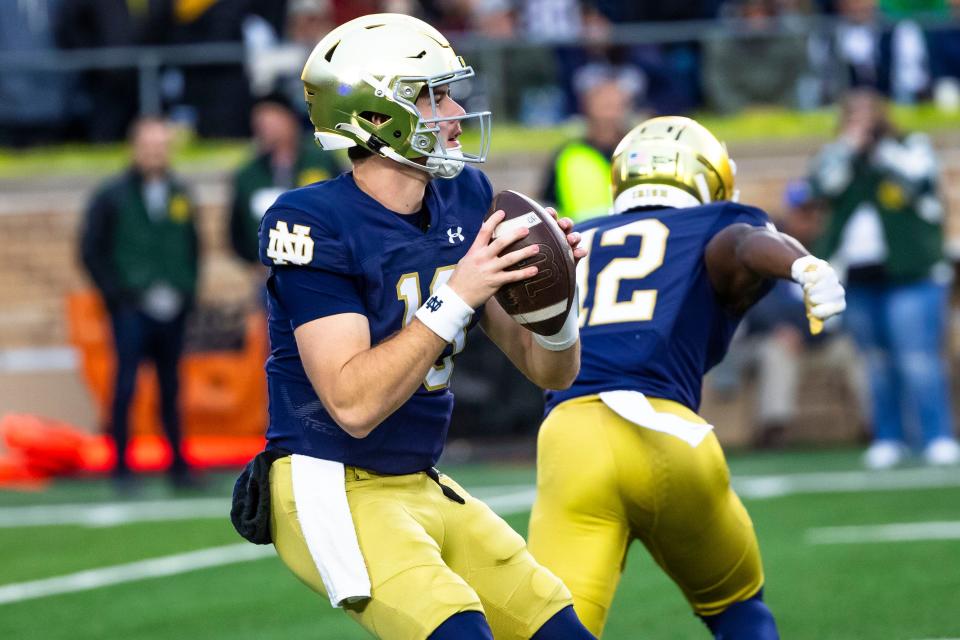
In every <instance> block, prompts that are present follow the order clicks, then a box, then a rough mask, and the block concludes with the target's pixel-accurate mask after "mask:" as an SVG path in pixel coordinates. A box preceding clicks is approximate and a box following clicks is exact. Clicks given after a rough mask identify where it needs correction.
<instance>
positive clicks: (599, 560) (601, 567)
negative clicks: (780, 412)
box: [529, 396, 763, 635]
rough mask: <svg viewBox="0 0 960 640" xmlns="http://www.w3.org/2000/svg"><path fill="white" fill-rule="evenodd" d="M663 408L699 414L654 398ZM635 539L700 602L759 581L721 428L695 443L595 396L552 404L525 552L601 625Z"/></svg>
mask: <svg viewBox="0 0 960 640" xmlns="http://www.w3.org/2000/svg"><path fill="white" fill-rule="evenodd" d="M650 401H651V404H652V405H653V406H654V408H655V409H656V410H657V411H660V412H669V413H673V414H675V415H678V416H680V417H682V418H684V419H686V420H689V421H694V422H699V423H703V422H704V421H703V419H702V418H700V417H699V416H697V415H696V414H695V413H694V412H692V411H690V410H689V409H687V408H686V407H683V406H682V405H679V404H677V403H674V402H670V401H667V400H659V399H655V398H651V399H650ZM633 540H640V541H641V542H642V543H643V544H644V545H645V546H646V547H647V549H648V550H649V551H650V553H651V555H652V556H653V558H654V560H655V561H656V562H657V564H658V565H660V567H662V568H663V570H664V571H665V572H666V573H667V574H668V575H669V576H670V577H671V578H672V579H673V581H674V582H675V583H676V584H677V586H679V587H680V589H681V591H682V592H683V594H684V596H685V597H686V599H687V600H688V601H689V602H690V604H691V606H692V607H693V609H694V611H696V612H697V613H698V614H701V615H713V614H716V613H719V612H720V611H722V610H723V609H725V608H726V607H728V606H729V605H730V604H732V603H734V602H737V601H740V600H745V599H747V598H749V597H751V596H753V595H754V594H755V593H756V592H757V591H758V590H759V589H760V588H761V587H762V586H763V568H762V566H761V562H760V550H759V546H758V544H757V538H756V535H755V533H754V530H753V523H752V522H751V521H750V517H749V516H748V515H747V512H746V509H744V507H743V505H742V504H741V502H740V499H739V498H738V497H737V495H736V494H735V493H734V492H733V490H732V489H731V487H730V474H729V470H728V469H727V464H726V460H725V458H724V456H723V451H722V450H721V449H720V445H719V443H718V442H717V439H716V436H715V435H714V434H712V433H711V434H710V435H708V436H707V438H706V439H704V441H703V442H701V443H700V445H699V446H697V447H696V448H693V447H691V446H690V445H688V444H687V443H686V442H684V441H682V440H680V439H679V438H677V437H675V436H671V435H668V434H665V433H661V432H657V431H653V430H651V429H645V428H642V427H639V426H637V425H635V424H633V423H631V422H629V421H627V420H624V419H623V418H621V417H620V416H618V415H617V414H615V413H614V412H613V411H611V410H610V409H609V408H607V406H606V405H605V404H603V403H602V402H601V401H600V399H599V398H598V397H597V396H588V397H584V398H576V399H574V400H569V401H567V402H564V403H562V404H560V405H559V406H557V407H556V408H555V409H554V410H553V411H552V412H551V413H550V415H549V416H548V417H547V419H546V421H545V422H544V424H543V426H542V427H541V429H540V435H539V438H538V446H537V500H536V502H535V504H534V506H533V512H532V514H531V518H530V539H529V545H530V551H531V553H533V555H534V557H535V558H536V559H537V560H538V561H539V562H542V563H543V564H544V565H545V566H547V567H548V568H549V569H551V570H552V571H553V572H554V573H556V574H557V576H559V577H560V578H561V579H562V580H563V581H564V583H565V584H566V585H567V586H568V587H569V588H570V591H571V592H572V593H573V598H574V606H575V607H576V609H577V613H578V615H579V616H580V619H581V620H582V621H583V623H584V625H586V626H587V628H589V629H590V630H591V631H592V632H593V633H595V634H597V635H599V634H600V632H601V631H602V629H603V625H604V623H605V621H606V617H607V613H608V611H609V609H610V604H611V603H612V601H613V596H614V592H615V590H616V587H617V583H618V582H619V580H620V574H621V571H622V567H623V564H624V561H625V559H626V553H627V548H628V547H629V545H630V543H631V542H632V541H633Z"/></svg>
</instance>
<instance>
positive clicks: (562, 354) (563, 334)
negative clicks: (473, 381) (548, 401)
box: [480, 208, 587, 389]
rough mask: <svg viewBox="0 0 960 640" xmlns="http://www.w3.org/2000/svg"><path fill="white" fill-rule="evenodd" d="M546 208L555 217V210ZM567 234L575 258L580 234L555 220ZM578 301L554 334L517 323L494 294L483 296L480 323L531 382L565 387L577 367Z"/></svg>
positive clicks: (565, 221) (579, 255)
mask: <svg viewBox="0 0 960 640" xmlns="http://www.w3.org/2000/svg"><path fill="white" fill-rule="evenodd" d="M547 211H549V212H550V213H552V214H553V215H554V216H555V217H556V211H554V210H553V209H551V208H548V209H547ZM557 222H558V223H559V224H560V228H561V229H563V231H564V232H565V233H566V235H567V242H568V243H569V244H570V247H571V248H572V249H573V255H574V259H575V260H580V259H581V258H583V257H584V256H585V255H586V254H587V251H586V249H582V248H580V246H579V245H580V234H579V233H575V232H574V231H573V221H572V220H570V219H569V218H561V219H559V220H558V221H557ZM578 309H579V305H578V304H577V302H576V301H574V303H573V305H572V306H571V309H570V315H569V316H568V318H567V322H566V323H565V325H564V328H563V329H561V330H560V332H559V333H558V334H557V335H556V336H547V337H543V336H536V334H534V333H532V332H531V331H528V330H527V329H525V328H524V327H522V326H520V324H518V323H517V322H516V321H515V320H514V319H513V318H511V317H510V316H509V314H507V312H506V311H504V310H503V307H501V306H500V303H499V302H497V300H496V298H490V299H489V300H487V303H486V306H485V307H484V316H483V320H482V321H481V323H480V326H481V327H482V328H483V330H484V332H485V333H486V334H487V335H488V336H489V337H490V339H491V340H493V342H494V344H496V345H497V346H498V347H499V348H500V350H501V351H503V353H504V354H506V356H507V357H508V358H509V359H510V361H511V362H513V364H514V366H515V367H517V369H519V370H520V371H521V373H523V375H525V376H526V377H527V378H528V379H529V380H530V381H531V382H533V383H534V384H535V385H537V386H538V387H540V388H542V389H566V388H567V387H569V386H570V385H571V384H573V381H574V380H575V379H576V377H577V373H579V371H580V340H579V328H578V323H577V311H578Z"/></svg>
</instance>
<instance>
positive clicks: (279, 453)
mask: <svg viewBox="0 0 960 640" xmlns="http://www.w3.org/2000/svg"><path fill="white" fill-rule="evenodd" d="M289 455H291V454H290V452H289V451H284V450H283V449H268V450H267V451H261V452H260V453H258V454H257V455H256V456H255V457H254V458H253V460H251V461H250V462H248V463H247V466H245V467H244V468H243V471H242V472H241V473H240V477H239V478H237V482H236V484H234V485H233V504H232V506H231V507H230V522H232V523H233V528H234V529H236V530H237V533H239V534H240V535H241V536H243V537H244V538H246V539H247V540H249V541H250V542H252V543H254V544H270V543H272V542H273V539H272V538H271V537H270V465H272V464H273V462H274V461H275V460H277V459H278V458H285V457H286V456H289Z"/></svg>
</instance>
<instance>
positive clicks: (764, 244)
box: [736, 228, 807, 280]
mask: <svg viewBox="0 0 960 640" xmlns="http://www.w3.org/2000/svg"><path fill="white" fill-rule="evenodd" d="M805 255H807V250H806V249H804V248H803V245H801V244H800V243H799V242H797V241H796V240H795V239H794V238H793V237H791V236H788V235H787V234H785V233H780V232H778V231H774V230H772V229H763V228H757V229H756V230H755V231H752V232H751V233H748V234H745V235H744V236H743V237H742V238H741V239H740V240H739V242H737V246H736V256H737V260H738V261H739V262H740V264H742V265H743V266H744V267H746V268H747V269H749V270H750V271H752V272H753V273H755V274H756V275H758V276H760V277H762V278H783V279H787V280H789V279H790V278H791V273H790V268H791V266H792V265H793V263H794V261H795V260H796V259H797V258H800V257H802V256H805Z"/></svg>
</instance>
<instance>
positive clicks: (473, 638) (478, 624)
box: [427, 611, 493, 640]
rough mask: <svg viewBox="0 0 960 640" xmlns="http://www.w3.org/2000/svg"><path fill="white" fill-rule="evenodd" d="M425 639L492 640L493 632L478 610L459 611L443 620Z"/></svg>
mask: <svg viewBox="0 0 960 640" xmlns="http://www.w3.org/2000/svg"><path fill="white" fill-rule="evenodd" d="M427 640H493V632H492V631H491V630H490V625H488V624H487V619H486V618H484V617H483V614H482V613H480V612H479V611H461V612H460V613H455V614H453V615H452V616H450V617H449V618H447V619H446V620H444V621H443V623H442V624H441V625H440V626H439V627H437V628H436V629H434V630H433V633H431V634H430V636H429V637H428V638H427Z"/></svg>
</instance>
